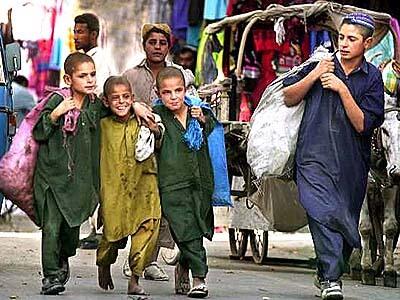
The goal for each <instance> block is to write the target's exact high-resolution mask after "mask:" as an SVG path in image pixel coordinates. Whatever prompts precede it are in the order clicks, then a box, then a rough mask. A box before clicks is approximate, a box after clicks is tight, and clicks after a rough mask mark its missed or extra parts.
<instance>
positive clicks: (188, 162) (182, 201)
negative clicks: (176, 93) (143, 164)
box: [154, 105, 214, 242]
mask: <svg viewBox="0 0 400 300" xmlns="http://www.w3.org/2000/svg"><path fill="white" fill-rule="evenodd" d="M154 111H155V112H156V113H157V114H159V115H160V117H161V120H162V121H163V124H164V126H165V133H164V137H163V142H162V145H161V148H160V150H159V152H158V155H157V161H158V181H159V188H160V194H161V205H162V210H163V214H164V216H165V218H166V219H167V221H168V223H169V226H170V228H171V230H172V232H173V235H174V238H175V241H176V242H184V241H191V240H194V239H198V238H202V237H207V238H208V239H210V240H211V238H212V236H213V231H214V215H213V209H212V206H211V203H212V194H213V189H214V185H213V171H212V167H211V162H210V156H209V153H208V147H207V144H206V142H207V139H204V144H203V145H202V147H201V148H200V150H198V151H191V150H189V148H188V146H187V145H186V144H185V142H184V141H183V139H182V136H183V134H184V133H185V129H184V127H183V126H182V125H181V123H180V122H179V121H178V120H177V119H176V118H175V117H174V115H173V113H172V112H171V111H169V110H168V109H167V108H166V107H165V106H163V105H159V106H155V107H154ZM205 113H206V112H205ZM190 118H191V116H190V114H189V113H188V117H187V123H188V122H189V120H190ZM207 120H208V121H207V123H206V124H205V125H204V131H205V132H204V133H203V134H205V135H208V134H209V133H210V132H211V131H212V129H213V126H214V120H213V119H212V117H211V116H209V115H207Z"/></svg>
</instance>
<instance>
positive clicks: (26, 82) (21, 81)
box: [14, 75, 29, 87]
mask: <svg viewBox="0 0 400 300" xmlns="http://www.w3.org/2000/svg"><path fill="white" fill-rule="evenodd" d="M14 82H15V83H18V84H19V85H22V86H24V87H28V86H29V80H28V78H26V77H25V76H24V75H17V76H15V78H14Z"/></svg>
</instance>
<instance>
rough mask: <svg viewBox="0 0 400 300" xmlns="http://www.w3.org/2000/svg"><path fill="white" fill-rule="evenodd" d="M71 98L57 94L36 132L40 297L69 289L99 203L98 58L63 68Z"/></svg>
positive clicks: (75, 56)
mask: <svg viewBox="0 0 400 300" xmlns="http://www.w3.org/2000/svg"><path fill="white" fill-rule="evenodd" d="M64 69H65V76H64V80H65V82H66V83H67V84H68V85H69V86H70V89H71V94H72V97H70V98H66V99H64V98H63V97H62V96H61V95H59V94H56V93H54V94H53V95H52V96H51V97H50V99H49V101H48V103H47V104H46V106H45V108H44V109H43V111H42V113H41V115H40V118H39V121H38V123H37V124H36V126H35V127H34V129H33V136H34V138H35V139H36V140H37V141H38V142H39V143H40V146H39V152H38V156H37V163H36V169H35V174H34V206H35V213H36V217H37V220H38V222H39V223H40V226H41V228H42V268H43V276H44V278H43V286H42V290H41V293H42V294H46V295H55V294H58V293H60V292H63V291H64V290H65V287H64V285H65V283H66V282H67V281H68V278H69V265H68V258H69V257H71V256H74V255H75V253H76V248H77V246H78V243H79V228H80V225H81V224H82V223H83V222H84V221H85V220H86V219H87V218H88V217H89V216H90V215H91V214H92V213H93V211H94V209H95V207H96V205H97V203H98V189H99V139H100V136H99V131H98V130H97V127H98V124H99V121H100V116H101V112H102V107H103V105H102V103H101V101H100V100H99V99H98V98H96V97H95V96H94V94H93V93H94V89H95V87H96V70H95V66H94V63H93V59H92V58H91V57H90V56H88V55H86V54H83V53H78V52H76V53H72V54H70V55H69V56H68V57H67V58H66V60H65V63H64Z"/></svg>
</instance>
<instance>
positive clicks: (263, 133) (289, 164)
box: [247, 47, 332, 179]
mask: <svg viewBox="0 0 400 300" xmlns="http://www.w3.org/2000/svg"><path fill="white" fill-rule="evenodd" d="M331 55H332V54H331V53H329V52H328V50H327V49H325V48H323V47H318V48H317V49H316V50H315V52H314V53H313V55H312V56H311V57H310V58H309V59H308V60H307V61H305V62H304V63H303V64H301V65H300V66H297V67H294V68H293V69H292V70H290V71H289V72H287V73H285V74H283V75H282V76H280V77H278V78H277V79H276V80H274V81H273V82H272V83H271V84H270V85H269V86H268V87H267V88H266V89H265V91H264V93H263V95H262V97H261V100H260V102H259V104H258V106H257V108H256V110H255V112H254V114H253V116H252V118H251V121H250V133H249V137H248V145H247V162H248V163H249V165H250V167H251V169H252V171H253V173H254V175H255V176H256V177H257V178H261V177H263V176H266V177H278V178H282V179H290V178H292V175H293V166H294V154H295V151H296V143H297V135H298V132H299V126H300V123H301V119H302V117H303V112H304V101H301V102H300V103H299V104H298V105H296V106H292V107H287V106H286V105H285V103H284V97H283V93H282V90H283V85H282V81H283V79H284V78H286V77H288V76H290V75H293V74H296V73H297V72H298V71H299V70H301V69H302V68H303V67H304V66H305V65H308V64H310V63H312V62H315V61H320V60H322V59H324V58H327V57H329V56H331Z"/></svg>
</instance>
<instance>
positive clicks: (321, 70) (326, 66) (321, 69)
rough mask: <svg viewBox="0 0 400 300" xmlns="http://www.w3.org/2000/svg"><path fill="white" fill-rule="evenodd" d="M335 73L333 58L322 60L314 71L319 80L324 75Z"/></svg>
mask: <svg viewBox="0 0 400 300" xmlns="http://www.w3.org/2000/svg"><path fill="white" fill-rule="evenodd" d="M334 71H335V63H334V62H333V57H331V58H327V59H323V60H321V61H320V62H319V63H318V65H317V66H316V67H315V68H314V70H313V72H315V75H316V76H317V77H318V78H320V77H321V75H322V74H325V73H333V72H334Z"/></svg>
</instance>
